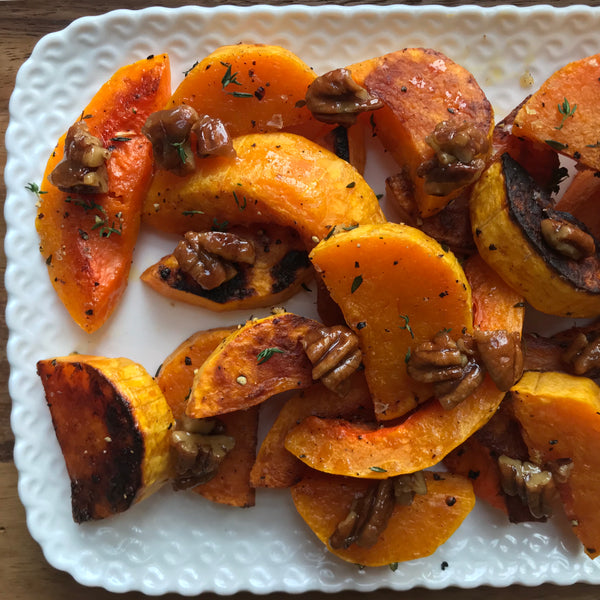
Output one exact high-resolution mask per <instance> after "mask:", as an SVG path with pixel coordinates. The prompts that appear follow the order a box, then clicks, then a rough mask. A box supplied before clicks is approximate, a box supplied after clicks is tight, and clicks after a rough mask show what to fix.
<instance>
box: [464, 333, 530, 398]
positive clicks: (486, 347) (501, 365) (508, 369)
mask: <svg viewBox="0 0 600 600" xmlns="http://www.w3.org/2000/svg"><path fill="white" fill-rule="evenodd" d="M473 338H474V339H475V342H476V344H477V351H478V352H479V356H480V357H481V361H482V362H483V364H484V365H485V368H486V370H487V372H488V373H489V374H490V377H491V378H492V381H493V382H494V383H495V384H496V387H497V388H498V389H499V390H500V391H501V392H506V391H508V390H509V389H510V388H511V387H512V386H513V385H514V384H515V383H516V382H517V381H518V380H519V379H520V378H521V375H522V374H523V351H522V347H521V336H520V335H519V333H518V332H516V331H511V332H508V331H505V330H501V329H498V330H495V331H479V330H476V331H475V332H473Z"/></svg>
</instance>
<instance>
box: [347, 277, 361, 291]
mask: <svg viewBox="0 0 600 600" xmlns="http://www.w3.org/2000/svg"><path fill="white" fill-rule="evenodd" d="M362 282H363V278H362V275H357V276H356V277H355V278H354V281H353V282H352V286H351V287H350V293H351V294H354V292H355V291H356V290H357V289H358V288H359V287H360V286H361V284H362Z"/></svg>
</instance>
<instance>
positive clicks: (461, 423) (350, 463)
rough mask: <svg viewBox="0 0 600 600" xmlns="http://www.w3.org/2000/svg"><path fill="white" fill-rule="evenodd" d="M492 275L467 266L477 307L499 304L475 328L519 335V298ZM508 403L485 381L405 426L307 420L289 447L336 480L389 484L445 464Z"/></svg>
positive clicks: (430, 406)
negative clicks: (446, 407) (395, 478)
mask: <svg viewBox="0 0 600 600" xmlns="http://www.w3.org/2000/svg"><path fill="white" fill-rule="evenodd" d="M490 271H491V270H490V268H489V267H488V266H487V265H486V264H485V263H484V262H483V261H481V260H479V259H478V258H477V259H475V258H473V259H469V261H467V267H466V272H467V274H470V277H471V279H470V282H471V286H472V290H473V299H474V300H473V302H474V304H475V305H479V306H481V307H484V306H485V305H486V301H490V298H491V297H493V298H494V299H495V302H494V305H493V310H490V311H489V312H483V311H482V310H480V311H478V312H476V313H475V316H476V320H475V322H474V325H475V327H480V328H481V329H489V330H495V329H507V330H508V331H519V332H520V331H521V328H522V324H523V311H524V309H523V306H522V304H521V303H515V293H514V292H513V291H512V290H511V289H510V288H508V286H506V284H503V283H502V282H501V280H498V281H495V280H494V278H491V277H490V278H488V277H487V274H488V273H489V272H490ZM478 282H479V283H478ZM503 398H504V393H503V392H500V391H499V390H498V388H497V387H496V386H495V385H494V383H493V382H492V381H491V379H490V378H489V377H487V376H486V378H485V380H484V382H483V383H482V385H480V386H479V387H478V388H477V389H476V390H475V392H474V393H473V394H472V395H471V396H469V397H468V398H467V399H466V400H464V401H463V402H461V403H460V404H459V405H458V406H456V407H455V408H453V409H451V410H444V409H443V408H442V406H441V405H440V403H439V402H437V400H432V401H429V402H427V403H426V404H424V405H423V406H420V407H419V408H418V409H417V410H416V411H414V412H413V413H411V414H410V415H409V416H408V417H407V418H406V419H405V420H404V421H402V422H401V423H399V424H393V425H389V426H386V427H380V426H379V425H377V424H375V423H353V422H349V421H345V420H342V419H319V418H318V417H314V416H311V417H307V418H306V419H304V421H302V422H301V423H300V424H299V425H297V426H296V427H294V429H292V430H291V431H290V432H289V434H288V435H287V436H286V440H285V447H286V448H287V449H288V450H289V451H290V452H292V454H294V455H295V456H297V457H298V458H300V459H301V460H302V461H303V462H305V463H306V464H308V465H309V466H310V467H312V468H314V469H317V470H320V471H325V472H328V473H332V474H337V475H348V476H351V477H367V478H385V477H392V476H394V475H400V474H402V473H412V472H414V471H418V470H421V469H425V468H428V467H431V466H433V465H435V464H436V463H438V462H440V461H441V460H442V459H443V458H444V457H445V456H446V455H447V454H448V453H449V452H451V451H452V450H453V449H454V448H456V447H457V446H458V445H459V444H461V443H462V442H464V441H465V440H466V439H467V438H469V437H470V436H471V435H472V434H473V433H474V432H475V431H477V430H478V429H479V428H481V427H482V426H483V425H484V424H485V423H486V422H487V421H488V420H489V419H490V418H491V417H492V416H493V415H494V413H495V412H496V410H497V409H498V406H499V405H500V402H501V401H502V399H503ZM373 467H376V468H379V469H384V471H383V472H382V471H379V470H377V471H374V470H373Z"/></svg>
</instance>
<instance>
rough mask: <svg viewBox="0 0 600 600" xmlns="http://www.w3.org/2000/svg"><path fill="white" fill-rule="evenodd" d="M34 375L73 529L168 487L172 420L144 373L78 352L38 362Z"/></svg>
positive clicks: (126, 361)
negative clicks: (65, 476)
mask: <svg viewBox="0 0 600 600" xmlns="http://www.w3.org/2000/svg"><path fill="white" fill-rule="evenodd" d="M37 372H38V375H39V376H40V379H41V381H42V384H43V386H44V391H45V394H46V400H47V402H48V406H49V409H50V413H51V415H52V422H53V424H54V430H55V432H56V437H57V439H58V442H59V445H60V447H61V450H62V453H63V456H64V458H65V463H66V467H67V471H68V473H69V477H70V479H71V501H72V508H73V519H74V520H75V521H76V522H77V523H81V522H84V521H88V520H96V519H103V518H106V517H109V516H111V515H114V514H117V513H119V512H123V511H125V510H127V509H128V508H129V507H130V506H131V505H132V504H133V503H136V502H139V501H140V500H142V499H143V498H145V497H147V496H148V495H150V494H151V493H153V492H154V491H156V490H157V489H158V488H159V487H160V486H161V485H162V484H164V483H165V482H166V481H167V479H168V478H169V477H170V476H171V462H170V449H169V433H168V432H169V429H170V428H171V426H172V423H173V414H172V412H171V409H170V408H169V405H168V404H167V402H166V400H165V398H164V396H163V394H162V392H161V390H160V388H159V387H158V385H157V384H156V383H155V382H154V380H153V379H152V377H151V376H150V375H149V374H148V373H147V372H146V371H145V370H144V368H143V367H141V366H140V365H138V364H137V363H134V362H133V361H131V360H129V359H127V358H104V357H96V356H86V355H80V354H78V355H71V356H65V357H58V358H54V359H46V360H40V361H38V363H37Z"/></svg>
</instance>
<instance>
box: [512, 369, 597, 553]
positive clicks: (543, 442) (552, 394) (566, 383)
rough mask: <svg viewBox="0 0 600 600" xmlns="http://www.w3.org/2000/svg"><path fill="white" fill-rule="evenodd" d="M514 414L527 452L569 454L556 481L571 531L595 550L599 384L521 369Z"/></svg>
mask: <svg viewBox="0 0 600 600" xmlns="http://www.w3.org/2000/svg"><path fill="white" fill-rule="evenodd" d="M511 400H512V407H513V410H514V414H515V417H516V418H517V419H518V421H519V422H520V423H521V426H522V428H523V437H524V439H525V442H526V443H527V445H528V447H529V450H530V453H531V454H533V455H535V457H536V459H537V458H539V460H540V461H541V462H542V463H546V462H548V461H554V460H558V459H561V458H570V459H571V460H572V461H573V469H572V471H571V473H570V475H569V478H568V479H567V481H566V483H562V484H561V483H558V482H557V483H556V486H557V488H558V490H559V492H560V497H561V500H562V502H563V506H564V508H565V512H566V515H567V517H568V518H569V519H570V521H571V525H572V529H573V532H574V533H575V534H576V535H577V537H578V538H579V540H580V541H581V543H582V544H583V546H584V549H585V552H586V553H587V554H588V556H590V558H595V557H597V556H598V555H600V513H599V511H598V494H599V493H600V479H599V478H598V471H599V469H600V464H599V458H598V457H600V442H599V440H600V388H598V386H597V385H596V384H595V383H594V382H593V381H592V380H591V379H587V378H585V377H574V376H572V375H567V374H565V373H556V372H545V373H539V372H533V371H528V372H526V373H525V374H524V375H523V377H522V378H521V380H520V381H519V382H518V383H517V384H516V385H515V386H514V387H513V388H512V389H511Z"/></svg>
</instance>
